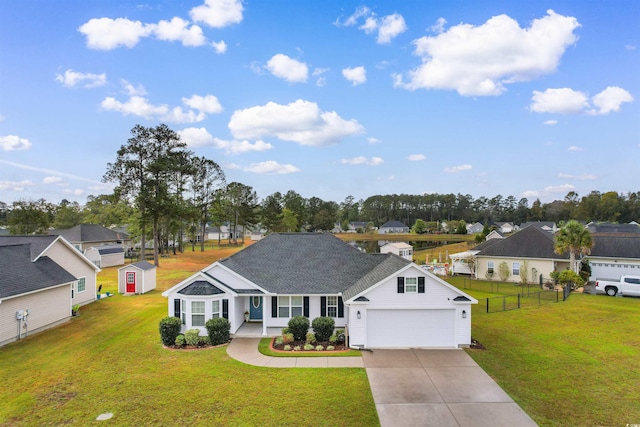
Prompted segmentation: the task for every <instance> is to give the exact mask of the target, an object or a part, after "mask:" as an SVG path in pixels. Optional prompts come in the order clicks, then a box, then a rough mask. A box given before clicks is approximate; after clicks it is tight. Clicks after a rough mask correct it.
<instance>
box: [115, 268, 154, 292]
mask: <svg viewBox="0 0 640 427" xmlns="http://www.w3.org/2000/svg"><path fill="white" fill-rule="evenodd" d="M155 288H156V266H155V265H153V264H150V263H148V262H147V261H140V262H136V263H134V264H129V265H125V266H124V267H121V268H119V269H118V292H119V293H121V294H144V293H147V292H149V291H151V290H153V289H155Z"/></svg>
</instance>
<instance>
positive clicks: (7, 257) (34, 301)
mask: <svg viewBox="0 0 640 427" xmlns="http://www.w3.org/2000/svg"><path fill="white" fill-rule="evenodd" d="M98 271H99V269H98V268H97V267H96V266H95V265H94V264H93V263H92V262H91V261H89V260H88V259H87V258H86V257H85V256H84V255H82V254H81V253H80V252H78V251H77V250H76V249H75V248H74V247H73V246H72V245H71V244H70V243H69V242H67V241H66V240H65V239H64V238H62V237H60V236H37V235H31V236H16V235H11V236H0V272H2V274H0V345H4V344H6V343H9V342H12V341H15V340H17V339H20V338H22V337H24V336H26V335H27V334H32V333H35V332H39V331H42V330H45V329H47V328H50V327H53V326H56V325H58V324H60V323H63V322H65V321H67V320H69V318H70V317H71V307H72V306H73V305H75V304H78V305H84V304H88V303H90V302H92V301H94V300H95V299H96V274H97V272H98Z"/></svg>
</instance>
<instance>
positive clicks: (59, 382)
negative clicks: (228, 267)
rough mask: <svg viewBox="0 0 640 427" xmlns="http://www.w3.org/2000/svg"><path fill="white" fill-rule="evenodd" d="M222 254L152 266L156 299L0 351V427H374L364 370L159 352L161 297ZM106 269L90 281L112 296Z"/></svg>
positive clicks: (121, 301) (114, 308) (218, 352)
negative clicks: (104, 417) (105, 421)
mask: <svg viewBox="0 0 640 427" xmlns="http://www.w3.org/2000/svg"><path fill="white" fill-rule="evenodd" d="M236 250H237V249H236ZM229 254H230V252H229V251H227V250H226V249H208V250H207V251H205V252H204V253H200V252H198V250H197V249H196V252H193V253H191V252H186V253H185V254H183V255H177V256H173V255H171V256H170V257H169V258H162V259H161V266H160V268H159V269H158V287H157V289H156V290H154V291H152V292H150V293H148V294H144V295H133V296H127V297H125V296H122V295H116V296H113V297H111V298H105V299H101V300H100V301H96V302H95V303H92V304H89V305H86V306H83V307H81V308H80V315H79V316H78V317H74V318H72V319H71V320H70V321H69V322H67V323H65V324H63V325H61V326H59V327H56V328H52V329H49V330H47V331H45V332H43V333H39V334H36V335H33V336H29V337H27V338H26V339H24V340H20V341H18V342H15V343H12V344H9V345H6V346H4V347H2V348H0V426H5V425H7V426H9V425H10V426H29V425H69V426H86V425H90V424H92V423H94V422H95V419H96V417H97V416H98V415H100V414H102V413H105V412H111V413H113V414H114V417H113V418H112V420H111V421H110V422H111V423H112V424H113V425H149V426H154V425H157V426H165V425H177V424H180V425H184V424H186V425H207V426H208V425H230V426H234V425H237V426H240V425H256V424H261V425H302V426H304V425H308V426H315V425H327V426H350V425H358V426H360V425H379V421H378V415H377V412H376V408H375V404H374V402H373V397H372V395H371V389H370V387H369V381H368V379H367V375H366V371H365V370H364V369H357V368H354V369H351V368H342V369H326V368H325V369H313V368H310V369H274V368H264V367H256V366H250V365H245V364H242V363H240V362H238V361H236V360H234V359H232V358H230V357H229V356H228V355H227V353H226V347H220V348H212V349H206V350H196V351H172V350H168V349H165V348H164V347H163V346H162V344H161V342H160V337H159V333H158V324H159V321H160V319H161V318H162V317H164V316H166V314H167V301H166V299H165V298H163V297H162V296H161V292H162V291H163V290H165V289H168V288H169V287H170V286H173V285H174V284H175V283H177V282H178V281H179V280H182V279H185V278H186V277H188V276H189V275H191V274H192V273H194V272H195V271H198V270H200V269H201V268H203V267H205V266H206V265H209V264H211V263H212V262H213V261H215V260H216V259H218V258H220V257H225V256H228V255H229ZM115 270H117V268H114V267H112V268H107V269H104V270H103V272H101V273H99V277H98V280H99V281H98V283H103V291H105V290H109V289H112V292H115V290H116V287H117V282H116V280H117V279H116V274H115V273H114V271H115ZM167 277H170V279H167ZM301 396H302V397H303V400H301ZM296 402H298V403H299V404H298V403H296ZM343 414H345V415H343Z"/></svg>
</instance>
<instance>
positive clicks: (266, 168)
mask: <svg viewBox="0 0 640 427" xmlns="http://www.w3.org/2000/svg"><path fill="white" fill-rule="evenodd" d="M244 170H245V171H247V172H253V173H261V174H270V175H282V174H286V173H294V172H300V169H298V168H297V167H295V166H293V165H282V164H280V163H278V162H275V161H273V160H268V161H266V162H260V163H252V164H250V165H249V166H247V167H246V168H244Z"/></svg>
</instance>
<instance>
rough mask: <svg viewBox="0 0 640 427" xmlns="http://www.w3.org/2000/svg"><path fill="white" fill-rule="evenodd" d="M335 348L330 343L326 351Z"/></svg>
mask: <svg viewBox="0 0 640 427" xmlns="http://www.w3.org/2000/svg"><path fill="white" fill-rule="evenodd" d="M335 349H336V348H335V347H334V346H332V345H330V346H327V351H331V350H335Z"/></svg>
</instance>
